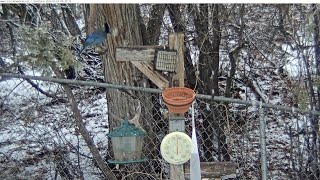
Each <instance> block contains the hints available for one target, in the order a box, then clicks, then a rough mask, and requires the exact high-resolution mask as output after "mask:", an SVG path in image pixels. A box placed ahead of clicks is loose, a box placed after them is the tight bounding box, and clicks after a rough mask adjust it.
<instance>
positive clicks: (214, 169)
mask: <svg viewBox="0 0 320 180" xmlns="http://www.w3.org/2000/svg"><path fill="white" fill-rule="evenodd" d="M200 167H201V178H220V177H222V176H227V175H234V174H236V172H237V167H238V164H237V163H233V162H200ZM185 174H186V179H188V178H187V177H189V175H190V166H189V165H186V166H185Z"/></svg>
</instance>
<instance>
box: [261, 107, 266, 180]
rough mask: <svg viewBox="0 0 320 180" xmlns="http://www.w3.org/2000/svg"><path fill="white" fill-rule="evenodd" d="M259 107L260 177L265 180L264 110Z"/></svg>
mask: <svg viewBox="0 0 320 180" xmlns="http://www.w3.org/2000/svg"><path fill="white" fill-rule="evenodd" d="M261 104H262V103H260V107H259V119H260V123H259V124H260V151H261V152H260V153H261V175H262V180H266V179H267V152H266V129H265V128H266V124H265V119H264V108H262V106H261Z"/></svg>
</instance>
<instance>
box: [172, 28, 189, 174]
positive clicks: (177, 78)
mask: <svg viewBox="0 0 320 180" xmlns="http://www.w3.org/2000/svg"><path fill="white" fill-rule="evenodd" d="M169 48H170V49H172V50H177V68H176V71H175V72H176V73H174V74H173V75H172V79H170V82H171V83H169V84H170V85H171V86H173V87H184V50H183V48H184V34H183V33H175V34H170V35H169ZM172 116H175V117H180V118H184V114H182V113H180V114H174V115H173V114H169V118H170V117H172ZM170 179H171V180H184V179H185V178H184V170H183V164H181V165H173V164H170Z"/></svg>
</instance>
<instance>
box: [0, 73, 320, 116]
mask: <svg viewBox="0 0 320 180" xmlns="http://www.w3.org/2000/svg"><path fill="white" fill-rule="evenodd" d="M1 76H2V78H1V79H0V82H1V81H5V80H7V79H9V78H20V79H32V80H39V81H48V82H55V83H59V84H73V85H81V86H94V87H103V88H112V89H123V90H132V91H142V92H148V93H155V94H160V93H161V92H162V90H161V89H155V88H145V87H137V86H127V85H117V84H109V83H98V82H93V81H79V80H71V79H58V78H51V77H42V76H30V75H23V74H14V73H1V75H0V77H1ZM197 98H198V99H204V100H213V101H220V102H226V103H236V104H244V105H247V106H256V107H260V108H272V109H277V110H283V111H288V112H292V113H302V114H312V115H320V111H310V110H304V109H299V108H295V107H289V106H280V105H274V104H269V103H262V102H261V101H255V100H253V101H245V100H240V99H233V98H227V97H223V96H214V97H212V96H211V95H205V94H197Z"/></svg>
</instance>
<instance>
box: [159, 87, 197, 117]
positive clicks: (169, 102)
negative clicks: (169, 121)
mask: <svg viewBox="0 0 320 180" xmlns="http://www.w3.org/2000/svg"><path fill="white" fill-rule="evenodd" d="M195 97H196V93H195V92H194V91H193V90H192V89H189V88H185V87H172V88H167V89H165V90H164V91H162V98H163V100H164V103H165V104H166V106H167V108H168V109H169V112H172V113H185V112H187V111H188V110H189V107H190V106H191V104H192V102H193V101H194V99H195Z"/></svg>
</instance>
